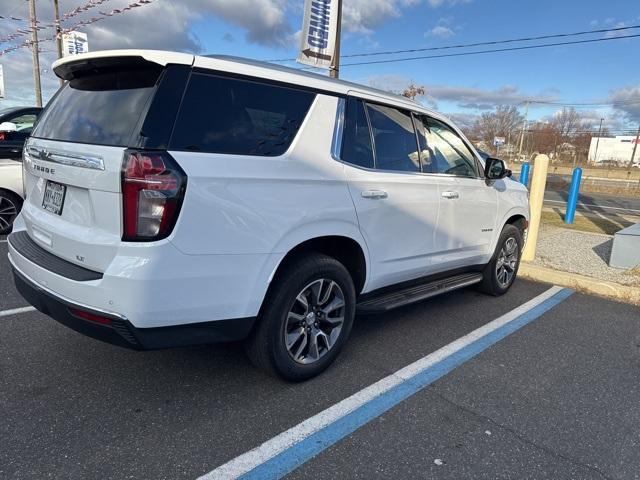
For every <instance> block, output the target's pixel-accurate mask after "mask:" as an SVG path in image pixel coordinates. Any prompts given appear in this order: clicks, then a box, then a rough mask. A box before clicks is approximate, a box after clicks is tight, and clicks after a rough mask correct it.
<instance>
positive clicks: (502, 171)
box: [484, 157, 511, 180]
mask: <svg viewBox="0 0 640 480" xmlns="http://www.w3.org/2000/svg"><path fill="white" fill-rule="evenodd" d="M510 173H511V171H510V170H509V169H507V166H506V165H505V164H504V162H503V161H502V160H500V159H498V158H491V157H489V158H487V159H486V160H485V162H484V176H485V177H486V178H488V179H489V180H500V179H501V178H504V177H508V176H509V174H510Z"/></svg>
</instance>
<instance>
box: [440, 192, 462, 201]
mask: <svg viewBox="0 0 640 480" xmlns="http://www.w3.org/2000/svg"><path fill="white" fill-rule="evenodd" d="M441 196H442V198H448V199H450V200H453V199H456V198H460V195H459V194H458V192H451V191H448V192H442V194H441Z"/></svg>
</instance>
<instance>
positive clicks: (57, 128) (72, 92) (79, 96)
mask: <svg viewBox="0 0 640 480" xmlns="http://www.w3.org/2000/svg"><path fill="white" fill-rule="evenodd" d="M160 72H161V69H160V68H144V69H131V70H124V71H117V72H99V73H97V74H91V75H86V76H83V77H80V78H75V79H73V80H71V81H70V82H69V83H68V84H67V85H65V86H64V87H63V88H62V90H61V91H60V92H59V93H58V94H57V95H56V96H55V97H54V98H53V100H52V101H51V102H50V104H49V105H48V106H47V108H46V110H45V111H44V113H43V114H42V116H41V118H40V121H39V122H38V124H37V126H36V128H35V129H34V131H33V134H32V136H34V137H37V138H46V139H50V140H62V141H66V142H77V143H92V144H98V145H115V146H127V145H129V142H130V140H131V138H132V136H133V135H134V134H137V133H138V132H136V127H137V126H138V122H139V120H140V116H141V115H142V114H143V113H144V111H145V109H146V106H147V102H148V101H149V99H150V98H151V96H152V95H153V92H154V89H155V84H156V81H157V80H158V77H159V75H160Z"/></svg>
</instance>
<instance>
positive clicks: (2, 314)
mask: <svg viewBox="0 0 640 480" xmlns="http://www.w3.org/2000/svg"><path fill="white" fill-rule="evenodd" d="M34 310H35V308H33V307H22V308H12V309H11V310H2V311H0V317H8V316H9V315H17V314H19V313H26V312H33V311H34Z"/></svg>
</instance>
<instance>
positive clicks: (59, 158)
mask: <svg viewBox="0 0 640 480" xmlns="http://www.w3.org/2000/svg"><path fill="white" fill-rule="evenodd" d="M26 153H27V155H29V157H31V158H32V159H34V160H42V161H45V162H52V163H59V164H61V165H69V166H72V167H81V168H89V169H91V170H104V160H103V159H102V157H99V156H90V155H81V154H77V153H70V152H62V151H60V150H50V149H48V148H38V147H33V146H29V147H27V148H26Z"/></svg>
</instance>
